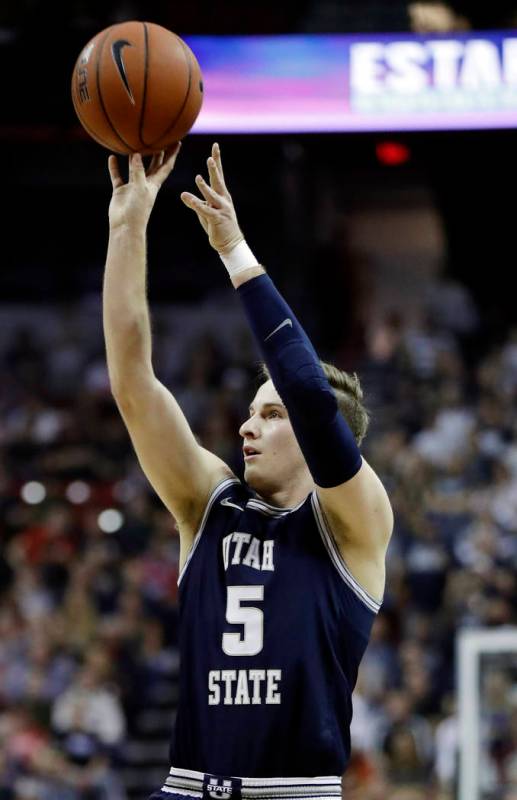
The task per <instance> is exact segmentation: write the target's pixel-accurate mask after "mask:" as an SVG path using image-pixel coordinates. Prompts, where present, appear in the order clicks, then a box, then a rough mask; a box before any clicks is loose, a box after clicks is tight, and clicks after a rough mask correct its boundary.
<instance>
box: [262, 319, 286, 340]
mask: <svg viewBox="0 0 517 800" xmlns="http://www.w3.org/2000/svg"><path fill="white" fill-rule="evenodd" d="M286 325H289V327H291V328H292V327H293V321H292V319H290V318H289V317H287V318H286V319H284V321H283V322H281V323H280V325H277V326H276V328H275V330H274V331H271V333H268V335H267V336H266V338H265V339H264V341H265V342H267V340H268V339H271V337H272V336H273V335H274V334H275V333H278V331H279V330H281V329H282V328H285V326H286Z"/></svg>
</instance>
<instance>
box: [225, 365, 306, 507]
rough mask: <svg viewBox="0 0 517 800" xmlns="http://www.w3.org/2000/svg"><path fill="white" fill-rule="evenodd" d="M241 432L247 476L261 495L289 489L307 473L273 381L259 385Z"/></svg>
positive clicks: (245, 476) (246, 479) (250, 483)
mask: <svg viewBox="0 0 517 800" xmlns="http://www.w3.org/2000/svg"><path fill="white" fill-rule="evenodd" d="M239 433H240V435H241V436H242V438H243V440H244V441H243V453H244V479H245V481H246V483H248V485H249V486H251V487H252V488H253V489H255V491H257V492H258V493H259V494H261V495H268V494H271V493H274V492H278V491H280V490H281V489H282V488H288V487H289V485H290V484H293V483H296V481H297V480H299V479H300V478H301V477H302V475H306V473H307V465H306V463H305V459H304V457H303V454H302V451H301V450H300V447H299V445H298V442H297V441H296V437H295V435H294V432H293V429H292V426H291V422H290V420H289V416H288V414H287V409H286V407H285V406H284V404H283V403H282V400H281V399H280V396H279V394H278V392H277V391H276V389H275V387H274V386H273V382H272V381H270V380H269V381H267V382H266V383H263V384H262V386H261V387H260V388H259V390H258V392H257V394H256V395H255V398H254V400H253V402H252V403H251V405H250V409H249V417H248V419H247V420H246V422H244V423H243V424H242V425H241V428H240V430H239Z"/></svg>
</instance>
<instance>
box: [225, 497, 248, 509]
mask: <svg viewBox="0 0 517 800" xmlns="http://www.w3.org/2000/svg"><path fill="white" fill-rule="evenodd" d="M220 502H221V505H222V506H231V507H232V508H237V509H238V510H239V511H244V509H243V508H242V506H238V505H237V503H232V501H231V500H228V498H227V497H225V498H224V500H221V501H220Z"/></svg>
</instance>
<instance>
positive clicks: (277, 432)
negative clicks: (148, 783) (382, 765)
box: [104, 144, 392, 800]
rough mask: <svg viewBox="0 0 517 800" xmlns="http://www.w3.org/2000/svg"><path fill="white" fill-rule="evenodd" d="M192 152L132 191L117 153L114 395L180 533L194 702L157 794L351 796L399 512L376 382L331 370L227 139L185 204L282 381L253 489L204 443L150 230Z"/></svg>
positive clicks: (184, 650) (256, 449)
mask: <svg viewBox="0 0 517 800" xmlns="http://www.w3.org/2000/svg"><path fill="white" fill-rule="evenodd" d="M177 154H178V148H176V149H174V150H173V151H172V152H170V153H168V154H165V155H164V154H161V155H160V156H156V157H154V158H153V160H152V162H151V164H150V166H149V169H148V171H147V173H146V172H145V169H144V166H143V163H142V159H141V157H140V156H139V155H133V156H131V157H130V160H129V179H128V182H127V183H124V181H123V179H122V178H121V175H120V172H119V168H118V165H117V159H116V158H115V157H114V156H111V157H110V161H109V167H110V173H111V179H112V184H113V197H112V200H111V204H110V212H109V216H110V236H109V245H108V253H107V262H106V273H105V282H104V331H105V339H106V349H107V359H108V367H109V374H110V380H111V387H112V392H113V396H114V398H115V400H116V402H117V405H118V407H119V409H120V413H121V414H122V417H123V419H124V422H125V424H126V426H127V429H128V431H129V434H130V436H131V440H132V442H133V445H134V448H135V451H136V453H137V456H138V459H139V461H140V464H141V466H142V469H143V470H144V472H145V473H146V475H147V477H148V478H149V481H150V482H151V484H152V485H153V486H154V488H155V490H156V492H157V493H158V495H159V496H160V497H161V499H162V501H163V502H164V504H165V505H166V506H167V508H168V509H169V510H170V512H171V514H172V515H173V516H174V517H175V519H176V521H177V524H178V528H179V531H180V542H181V550H180V562H181V563H180V576H179V587H180V588H179V598H180V599H179V602H180V614H181V630H180V651H181V675H180V700H179V706H178V714H177V719H176V725H175V731H174V735H173V739H172V744H171V754H170V755H171V769H170V773H169V775H168V777H166V779H165V781H164V784H163V786H162V787H161V789H160V790H158V791H157V792H155V793H154V794H153V795H152V798H153V800H158V798H171V797H174V795H177V796H178V797H182V798H183V797H185V796H189V797H193V798H206V800H208V798H209V797H210V798H214V800H217V798H225V799H229V798H232V800H240V798H256V800H260V799H262V798H264V799H265V798H267V800H276V799H277V798H278V800H280V799H281V798H291V800H293V798H294V799H295V800H298V798H300V799H302V798H303V799H305V798H311V800H325V798H338V797H340V792H341V787H340V776H341V775H342V773H343V772H344V770H345V768H346V764H347V760H348V758H349V754H350V733H349V728H350V720H351V716H352V703H351V695H352V690H353V688H354V684H355V681H356V676H357V669H358V666H359V662H360V660H361V657H362V655H363V653H364V650H365V648H366V645H367V642H368V637H369V634H370V629H371V626H372V623H373V621H374V619H375V614H376V612H377V611H378V609H379V606H380V604H381V599H382V596H383V590H384V560H385V552H386V547H387V544H388V540H389V538H390V534H391V529H392V512H391V507H390V504H389V501H388V498H387V495H386V492H385V490H384V488H383V486H382V484H381V482H380V480H379V478H378V477H377V476H376V474H375V473H374V471H373V470H372V468H371V467H370V466H369V465H368V464H367V463H366V461H365V460H364V459H363V458H362V457H361V454H360V451H359V448H358V444H359V443H360V441H361V438H362V436H363V435H364V433H365V429H366V424H367V415H366V412H365V411H364V408H363V407H362V404H361V392H360V388H359V385H358V382H357V380H356V379H355V378H352V377H350V376H347V375H346V374H345V373H340V372H339V371H338V370H337V369H335V368H332V367H330V366H329V365H324V366H322V364H321V363H320V361H319V360H318V357H317V356H316V353H315V352H314V350H313V348H312V346H311V344H310V342H309V340H308V338H307V336H306V334H305V333H304V331H303V329H302V327H301V325H300V323H299V322H298V321H297V319H296V317H295V315H294V313H293V311H292V310H291V309H290V308H289V306H288V305H287V304H286V303H285V301H284V300H283V299H282V297H281V296H280V294H279V293H278V291H277V290H276V288H275V286H274V285H273V283H272V281H271V280H270V278H269V277H268V275H267V274H266V272H265V270H264V268H263V267H262V266H260V265H259V264H258V261H257V259H256V258H255V257H254V255H253V254H252V252H251V250H250V249H249V247H248V245H247V244H246V242H245V241H244V237H243V235H242V233H241V230H240V228H239V225H238V222H237V218H236V214H235V209H234V206H233V203H232V199H231V197H230V194H229V192H228V189H227V188H226V185H225V180H224V176H223V170H222V165H221V156H220V151H219V147H218V145H217V144H214V146H213V148H212V154H211V156H210V158H209V159H208V174H209V182H205V180H204V179H203V178H202V177H201V176H200V175H198V176H197V177H196V183H197V187H198V189H199V192H200V194H201V197H197V196H195V195H193V194H190V193H188V192H184V193H183V194H182V195H181V197H182V200H183V202H184V203H185V204H186V205H187V206H188V207H189V208H191V209H192V210H193V211H194V212H195V213H196V214H197V216H198V218H199V221H200V222H201V225H202V226H203V228H204V230H205V232H206V233H207V235H208V239H209V242H210V244H211V245H212V247H213V248H214V249H215V250H216V251H217V252H218V253H219V255H220V256H221V259H222V262H223V264H224V265H225V267H226V269H227V270H228V273H229V277H230V280H231V283H232V284H233V287H234V288H235V290H236V291H237V294H238V296H239V298H240V300H241V301H242V304H243V307H244V311H245V313H246V315H247V318H248V320H249V324H250V326H251V328H252V330H253V333H254V335H255V338H256V341H257V344H258V346H259V348H260V349H261V352H262V354H263V357H264V361H265V364H266V365H267V370H268V373H267V374H268V375H269V376H270V377H268V378H267V379H266V380H265V381H264V382H263V383H262V385H261V386H260V388H259V389H258V391H257V393H256V395H255V397H254V398H253V399H252V402H251V405H250V409H249V417H248V418H247V419H246V420H245V421H244V422H243V424H242V427H241V428H240V431H239V433H240V435H241V437H242V440H243V451H244V462H245V471H244V483H241V482H240V481H239V480H238V479H237V478H236V477H235V475H233V474H232V472H231V471H230V469H229V468H228V466H227V465H226V464H225V463H223V461H221V459H219V458H218V457H217V456H216V455H215V454H213V453H210V452H208V451H207V450H205V449H204V448H203V447H201V446H200V445H199V444H198V443H197V441H196V439H195V437H194V435H193V433H192V431H191V430H190V427H189V425H188V423H187V421H186V419H185V417H184V416H183V413H182V411H181V409H180V408H179V406H178V404H177V402H176V401H175V399H174V397H172V395H171V394H170V393H169V392H168V390H167V389H166V388H165V386H163V385H162V384H161V383H160V382H159V381H158V380H157V378H156V376H155V375H154V372H153V366H152V360H151V331H150V322H149V313H148V308H147V301H146V226H147V221H148V219H149V215H150V213H151V210H152V207H153V204H154V201H155V198H156V195H157V192H158V190H159V188H160V186H161V184H162V183H163V181H164V180H165V178H166V177H167V175H168V174H169V173H170V171H171V170H172V168H173V166H174V162H175V159H176V157H177ZM329 378H330V383H329ZM333 387H334V388H333ZM343 412H344V413H343Z"/></svg>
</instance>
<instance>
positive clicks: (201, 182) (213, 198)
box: [196, 175, 223, 208]
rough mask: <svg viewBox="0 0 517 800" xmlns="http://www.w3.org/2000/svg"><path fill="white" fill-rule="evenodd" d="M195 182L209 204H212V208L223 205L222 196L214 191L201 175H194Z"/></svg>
mask: <svg viewBox="0 0 517 800" xmlns="http://www.w3.org/2000/svg"><path fill="white" fill-rule="evenodd" d="M196 184H197V188H198V189H199V191H200V192H201V194H202V195H203V197H204V198H205V200H206V202H207V203H208V204H209V205H210V206H213V207H214V208H221V206H222V205H223V203H222V200H223V198H222V197H221V195H220V194H218V193H217V192H214V190H213V189H212V187H211V186H209V185H208V183H207V182H206V181H205V179H204V178H203V176H202V175H196Z"/></svg>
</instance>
